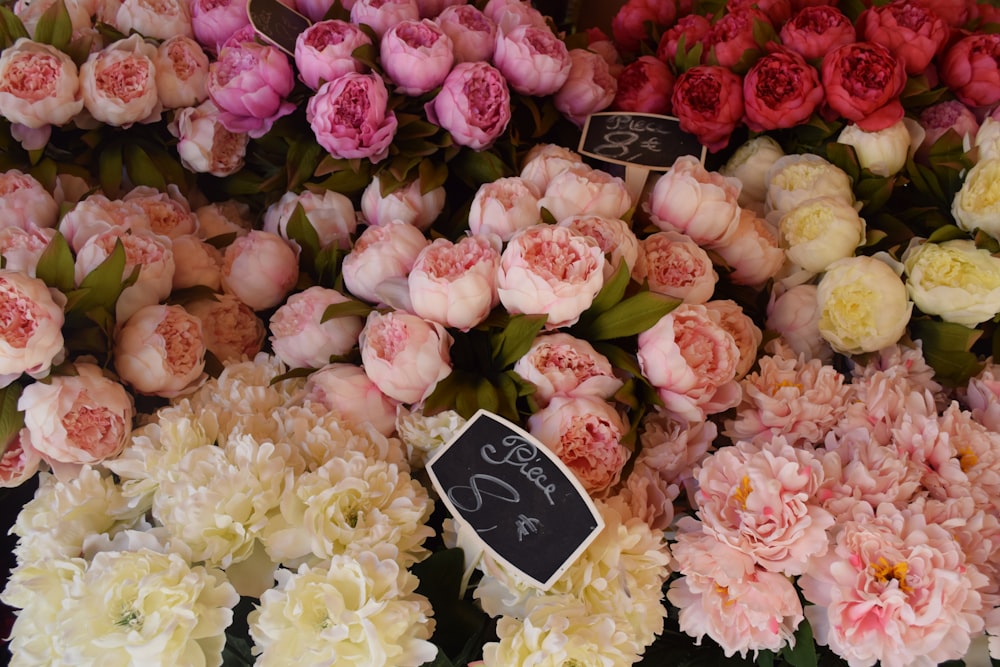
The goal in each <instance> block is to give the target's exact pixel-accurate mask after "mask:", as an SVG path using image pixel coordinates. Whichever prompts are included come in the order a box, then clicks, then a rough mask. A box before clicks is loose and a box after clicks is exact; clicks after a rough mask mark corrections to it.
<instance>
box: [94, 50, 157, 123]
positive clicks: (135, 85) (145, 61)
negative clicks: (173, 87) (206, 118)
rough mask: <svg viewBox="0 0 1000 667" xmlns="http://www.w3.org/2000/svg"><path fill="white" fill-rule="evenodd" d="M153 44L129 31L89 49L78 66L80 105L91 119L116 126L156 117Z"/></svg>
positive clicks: (146, 120) (154, 119)
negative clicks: (115, 40) (81, 63)
mask: <svg viewBox="0 0 1000 667" xmlns="http://www.w3.org/2000/svg"><path fill="white" fill-rule="evenodd" d="M155 60H156V47H155V46H153V45H152V44H149V43H147V42H145V41H143V39H142V36H140V35H138V34H133V35H132V36H131V37H129V38H127V39H121V40H118V41H117V42H113V43H112V44H110V45H109V46H106V47H105V48H104V49H102V50H101V51H97V52H95V53H91V54H90V56H89V57H88V58H87V60H86V62H84V63H83V65H81V66H80V90H81V91H82V92H83V106H84V107H86V109H87V111H88V112H89V113H90V115H91V116H93V117H94V119H95V120H98V121H100V122H102V123H107V124H108V125H114V126H116V127H128V126H130V125H132V124H133V123H140V122H153V121H156V120H159V118H160V111H161V110H162V105H161V104H160V98H159V95H158V94H157V92H156V65H155Z"/></svg>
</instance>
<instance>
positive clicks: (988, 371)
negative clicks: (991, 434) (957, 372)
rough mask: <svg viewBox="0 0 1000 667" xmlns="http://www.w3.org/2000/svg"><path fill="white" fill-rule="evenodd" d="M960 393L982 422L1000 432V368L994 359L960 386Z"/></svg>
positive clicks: (966, 404) (974, 414)
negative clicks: (965, 383) (966, 383)
mask: <svg viewBox="0 0 1000 667" xmlns="http://www.w3.org/2000/svg"><path fill="white" fill-rule="evenodd" d="M958 395H959V398H960V399H961V400H962V402H963V403H964V404H965V406H966V407H968V408H969V410H971V411H972V414H973V416H975V418H976V420H977V421H978V422H979V423H980V424H982V425H984V426H986V427H987V428H989V429H991V430H993V431H997V432H1000V368H998V367H997V365H996V364H995V363H994V362H993V360H992V359H990V360H989V361H988V363H986V365H984V366H983V369H982V370H981V371H979V373H978V374H977V375H975V376H974V377H971V378H969V382H968V385H967V386H965V387H960V388H959V391H958Z"/></svg>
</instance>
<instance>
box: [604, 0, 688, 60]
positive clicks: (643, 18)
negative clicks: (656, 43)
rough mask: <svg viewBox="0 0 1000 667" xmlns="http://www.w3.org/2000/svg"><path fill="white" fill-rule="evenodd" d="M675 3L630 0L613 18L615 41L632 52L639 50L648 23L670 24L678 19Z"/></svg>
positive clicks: (612, 25)
mask: <svg viewBox="0 0 1000 667" xmlns="http://www.w3.org/2000/svg"><path fill="white" fill-rule="evenodd" d="M677 14H678V10H677V7H676V6H675V5H674V3H669V2H666V3H664V2H655V1H651V0H628V1H627V2H625V3H624V4H623V5H621V7H620V9H619V10H618V11H617V12H616V13H615V15H614V16H613V17H612V18H611V32H612V34H613V35H614V37H615V42H616V43H617V44H619V45H620V46H621V48H622V49H624V50H625V51H628V52H630V53H635V52H637V51H638V50H639V45H640V44H641V43H642V41H643V40H644V39H645V38H646V34H647V31H646V24H647V23H652V24H653V25H663V26H669V25H673V23H674V21H675V20H676V19H677Z"/></svg>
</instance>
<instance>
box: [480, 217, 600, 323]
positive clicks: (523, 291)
mask: <svg viewBox="0 0 1000 667" xmlns="http://www.w3.org/2000/svg"><path fill="white" fill-rule="evenodd" d="M603 285H604V255H603V254H602V252H601V249H600V247H599V246H598V245H597V243H596V242H595V241H594V240H593V239H591V238H589V237H586V236H579V235H578V234H574V233H573V232H572V231H570V230H569V229H566V228H565V227H552V226H550V225H542V224H540V225H535V226H533V227H528V228H526V229H522V230H521V231H519V232H517V233H516V234H514V235H513V236H512V237H511V239H510V242H509V243H508V244H507V247H506V248H505V249H504V251H503V254H502V255H501V256H500V270H499V273H498V275H497V290H498V292H499V295H500V302H501V303H502V304H503V305H504V308H506V309H507V310H508V311H509V312H510V313H525V314H529V315H546V316H547V318H548V319H547V323H546V326H547V327H548V328H550V329H551V328H555V327H562V326H569V325H571V324H573V323H575V322H576V321H577V320H578V319H579V318H580V315H581V314H582V313H583V311H585V310H586V309H587V308H589V307H590V305H591V303H593V301H594V297H595V296H597V293H598V292H599V291H600V290H601V287H602V286H603Z"/></svg>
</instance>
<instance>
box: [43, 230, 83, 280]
mask: <svg viewBox="0 0 1000 667" xmlns="http://www.w3.org/2000/svg"><path fill="white" fill-rule="evenodd" d="M35 275H36V276H37V277H38V278H39V279H40V280H41V281H42V282H43V283H45V284H46V285H48V286H49V287H54V288H56V289H57V290H59V291H61V292H69V291H70V290H72V289H73V287H74V286H75V284H76V277H75V269H74V262H73V252H72V251H71V250H70V248H69V244H68V243H67V242H66V237H65V236H63V235H62V234H61V233H59V232H56V234H55V236H53V237H52V240H51V241H49V244H48V245H47V246H46V247H45V250H44V251H43V252H42V254H41V256H40V257H39V258H38V265H37V266H36V267H35Z"/></svg>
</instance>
